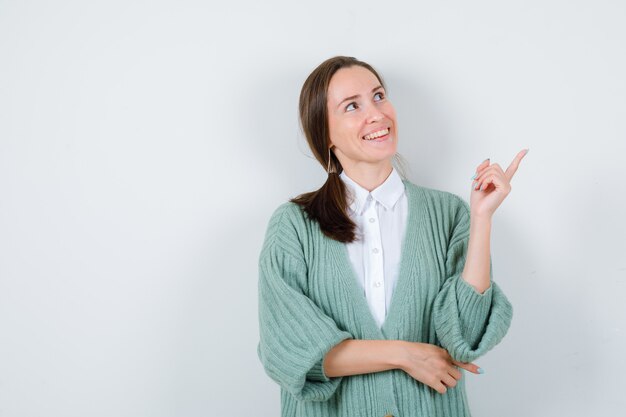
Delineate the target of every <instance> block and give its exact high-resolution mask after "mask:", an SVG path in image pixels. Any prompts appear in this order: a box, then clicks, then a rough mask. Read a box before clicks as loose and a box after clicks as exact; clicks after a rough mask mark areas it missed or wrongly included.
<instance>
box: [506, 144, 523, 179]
mask: <svg viewBox="0 0 626 417" xmlns="http://www.w3.org/2000/svg"><path fill="white" fill-rule="evenodd" d="M527 153H528V149H522V150H521V151H519V152H518V153H517V155H515V158H513V162H511V165H509V167H508V168H507V169H506V172H505V173H504V175H505V176H506V178H507V179H508V180H509V181H511V179H512V178H513V175H514V174H515V172H516V171H517V168H518V167H519V164H520V162H521V161H522V158H524V156H526V154H527Z"/></svg>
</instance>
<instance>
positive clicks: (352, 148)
mask: <svg viewBox="0 0 626 417" xmlns="http://www.w3.org/2000/svg"><path fill="white" fill-rule="evenodd" d="M327 96H328V103H327V104H328V125H329V130H330V141H331V143H332V145H334V148H333V151H334V152H335V155H337V158H338V159H339V162H341V165H342V166H343V168H344V169H345V168H348V169H349V168H350V167H354V166H356V165H359V164H363V163H365V164H374V165H379V164H389V165H390V164H391V157H392V156H393V155H394V154H395V153H396V149H397V145H398V139H397V138H398V130H397V126H396V111H395V109H394V108H393V105H392V104H391V102H390V101H389V100H387V96H386V93H385V90H384V89H383V87H382V86H381V84H380V82H379V81H378V78H376V76H375V75H374V74H373V73H371V72H370V71H369V70H368V69H367V68H363V67H361V66H352V67H348V68H342V69H340V70H338V71H337V72H336V73H335V74H334V75H333V77H332V78H331V80H330V84H329V86H328V93H327Z"/></svg>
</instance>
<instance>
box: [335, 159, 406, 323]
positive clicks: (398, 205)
mask: <svg viewBox="0 0 626 417" xmlns="http://www.w3.org/2000/svg"><path fill="white" fill-rule="evenodd" d="M340 178H341V179H342V180H343V181H344V183H345V184H346V186H347V188H348V193H349V194H350V195H351V196H352V198H351V199H350V201H351V203H350V206H349V210H348V213H349V216H350V218H351V219H352V220H353V221H354V222H355V223H356V225H357V231H356V233H357V240H356V241H354V242H351V243H347V244H346V246H347V249H348V254H349V256H350V261H351V263H352V266H353V268H354V271H355V272H356V274H357V278H358V280H359V283H360V284H361V287H362V288H363V291H364V294H365V298H366V299H367V303H368V304H369V307H370V310H371V312H372V316H373V317H374V319H375V320H376V322H377V323H378V326H379V327H382V325H383V323H384V321H385V318H386V316H387V311H388V310H389V305H390V304H391V296H392V294H393V291H394V289H395V287H396V282H397V280H398V273H399V267H400V253H401V249H402V242H403V240H404V234H405V231H406V220H407V212H408V200H407V197H406V193H405V191H404V183H403V182H402V179H401V178H400V175H398V173H397V171H396V169H395V168H393V169H392V171H391V174H390V175H389V176H388V177H387V179H386V180H385V182H383V183H382V184H381V185H380V186H378V187H377V188H376V189H374V190H372V191H371V192H369V191H367V190H366V189H365V188H363V187H361V186H360V185H359V184H357V183H356V182H355V181H354V180H352V179H351V178H350V177H348V175H347V174H346V172H345V171H343V172H342V173H341V174H340Z"/></svg>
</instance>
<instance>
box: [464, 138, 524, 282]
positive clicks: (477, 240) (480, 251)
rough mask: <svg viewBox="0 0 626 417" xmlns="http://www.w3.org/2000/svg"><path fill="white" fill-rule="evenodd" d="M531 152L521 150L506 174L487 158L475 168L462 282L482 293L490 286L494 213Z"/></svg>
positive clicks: (509, 190) (507, 193)
mask: <svg viewBox="0 0 626 417" xmlns="http://www.w3.org/2000/svg"><path fill="white" fill-rule="evenodd" d="M527 153H528V150H527V149H525V150H522V151H520V152H518V154H517V155H516V156H515V158H514V159H513V162H512V163H511V165H509V167H508V168H507V170H506V172H505V171H503V170H502V168H501V167H500V166H499V165H498V164H492V165H490V161H489V159H485V160H484V161H483V162H482V163H481V164H480V165H478V167H476V175H474V177H473V178H472V179H475V181H474V182H473V183H472V184H473V187H472V190H471V195H470V207H471V216H470V235H469V242H468V246H467V256H466V260H465V267H464V268H463V274H462V277H463V279H464V280H465V281H466V282H467V283H468V284H470V285H471V286H472V287H474V288H476V291H478V292H479V293H480V294H482V293H484V292H485V291H486V290H487V289H488V288H489V285H490V282H489V281H490V277H489V268H490V266H489V260H490V259H489V256H490V255H489V254H490V253H491V252H490V238H491V219H492V217H493V213H494V212H495V210H496V209H497V208H498V207H499V206H500V204H502V201H503V200H504V199H505V198H506V196H507V195H509V193H510V192H511V179H512V178H513V175H514V174H515V172H516V171H517V168H518V167H519V164H520V162H521V161H522V158H524V156H526V154H527Z"/></svg>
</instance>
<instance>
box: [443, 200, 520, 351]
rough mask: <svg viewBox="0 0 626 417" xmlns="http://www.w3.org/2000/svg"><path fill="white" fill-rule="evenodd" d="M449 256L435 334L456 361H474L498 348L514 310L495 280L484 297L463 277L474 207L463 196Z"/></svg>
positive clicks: (490, 275)
mask: <svg viewBox="0 0 626 417" xmlns="http://www.w3.org/2000/svg"><path fill="white" fill-rule="evenodd" d="M456 199H457V200H458V201H459V205H458V208H457V212H456V214H455V225H454V228H453V231H452V236H451V238H450V240H449V243H448V250H447V253H446V263H445V268H446V279H445V282H444V283H443V285H442V287H441V289H440V291H439V293H438V294H437V297H436V298H435V302H434V306H433V321H434V325H435V331H436V333H437V337H438V338H439V340H440V342H441V345H442V347H443V348H445V349H446V350H447V351H448V352H449V353H450V356H452V358H454V359H455V360H457V361H460V362H472V361H474V360H475V359H477V358H478V357H480V356H482V355H484V354H485V353H487V351H489V350H491V349H492V348H493V347H494V346H496V345H497V344H498V343H499V342H500V341H501V340H502V338H503V337H504V336H505V334H506V333H507V331H508V329H509V327H510V325H511V319H512V316H513V307H512V305H511V303H510V302H509V300H508V299H507V297H506V296H505V295H504V293H503V292H502V290H501V289H500V287H499V286H498V285H497V284H496V283H495V282H494V281H493V270H492V263H491V258H490V259H489V279H490V286H489V288H487V290H485V291H484V292H483V293H482V294H481V293H479V292H478V291H476V289H475V288H474V287H473V286H471V285H470V284H469V283H468V282H467V281H465V279H463V277H462V275H461V274H462V272H463V268H464V266H465V257H466V254H467V245H468V242H469V229H470V207H469V204H468V203H467V202H465V201H464V200H462V199H461V198H460V197H456Z"/></svg>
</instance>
